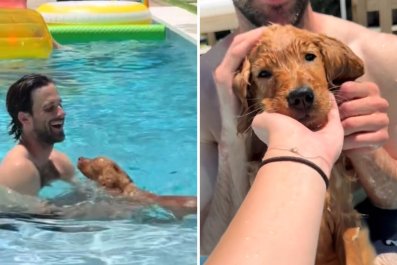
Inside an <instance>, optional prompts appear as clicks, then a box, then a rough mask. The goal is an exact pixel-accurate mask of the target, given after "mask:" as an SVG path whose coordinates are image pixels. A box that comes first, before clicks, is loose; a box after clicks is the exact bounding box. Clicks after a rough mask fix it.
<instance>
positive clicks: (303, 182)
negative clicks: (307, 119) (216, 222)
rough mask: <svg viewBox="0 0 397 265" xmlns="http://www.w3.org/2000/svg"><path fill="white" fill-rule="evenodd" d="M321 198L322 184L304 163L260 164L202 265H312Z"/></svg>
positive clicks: (320, 210) (322, 197) (322, 196)
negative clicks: (240, 204)
mask: <svg viewBox="0 0 397 265" xmlns="http://www.w3.org/2000/svg"><path fill="white" fill-rule="evenodd" d="M286 196H288V197H289V199H288V200H285V197H286ZM324 196H325V185H324V181H323V180H322V179H321V177H320V176H319V174H318V173H317V172H316V171H314V170H313V169H312V168H310V167H308V166H306V165H302V164H298V163H295V162H276V163H272V164H271V165H270V164H269V165H265V166H263V167H262V168H261V169H260V171H259V172H258V175H257V178H256V180H255V182H254V184H253V186H252V187H251V189H250V191H249V193H248V195H247V197H246V199H245V200H244V202H243V204H242V206H241V207H240V209H239V211H238V212H237V214H236V216H235V218H234V219H233V221H232V223H231V224H230V226H229V227H228V229H227V231H226V233H225V234H224V236H223V237H222V239H221V241H220V243H219V244H218V246H217V247H216V249H215V250H214V252H213V253H212V254H211V256H210V258H209V259H208V262H207V263H206V264H210V265H211V264H250V265H255V264H280V265H281V264H288V265H290V264H296V265H299V264H302V265H303V264H304V265H307V264H313V263H314V258H315V250H316V245H317V240H318V230H319V227H320V221H321V215H322V209H323V203H324ZM263 209H265V210H263ZM313 231H316V232H315V233H313ZM291 235H293V239H291ZM296 238H302V239H303V238H304V239H305V240H296ZM285 253H289V254H288V255H285Z"/></svg>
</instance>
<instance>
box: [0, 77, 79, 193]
mask: <svg viewBox="0 0 397 265" xmlns="http://www.w3.org/2000/svg"><path fill="white" fill-rule="evenodd" d="M6 104H7V110H8V113H9V114H10V116H11V122H10V130H9V134H10V135H12V136H13V137H14V138H15V140H16V141H18V143H17V145H16V146H14V147H13V148H12V149H11V150H10V151H9V152H8V153H7V154H6V156H5V157H4V159H3V161H2V162H1V164H0V185H2V186H5V187H8V188H10V189H12V190H14V191H17V192H19V193H22V194H28V195H37V194H38V192H39V191H40V189H41V188H42V187H43V186H45V185H47V184H49V183H50V182H51V181H53V180H56V179H62V180H65V181H72V178H73V175H74V167H73V165H72V163H71V161H70V160H69V158H68V157H67V156H66V155H65V154H63V153H61V152H59V151H57V150H55V149H54V144H55V143H58V142H62V141H63V140H64V139H65V133H64V130H63V125H64V121H65V115H66V114H65V111H64V110H63V107H62V100H61V98H60V96H59V94H58V91H57V89H56V87H55V84H54V82H53V81H52V80H51V79H50V78H49V77H47V76H44V75H40V74H30V75H25V76H23V77H22V78H20V79H19V80H18V81H16V82H15V83H14V84H12V85H11V86H10V88H9V90H8V93H7V100H6Z"/></svg>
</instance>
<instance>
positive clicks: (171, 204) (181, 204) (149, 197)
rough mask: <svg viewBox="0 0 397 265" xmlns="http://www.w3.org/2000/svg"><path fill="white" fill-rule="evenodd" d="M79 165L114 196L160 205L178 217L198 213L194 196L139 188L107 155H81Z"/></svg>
mask: <svg viewBox="0 0 397 265" xmlns="http://www.w3.org/2000/svg"><path fill="white" fill-rule="evenodd" d="M77 167H78V168H79V170H80V171H81V173H83V174H84V175H85V176H86V177H87V178H89V179H91V180H93V181H95V182H96V183H97V184H99V185H100V186H101V187H103V188H104V189H105V190H106V191H107V192H109V193H110V194H111V195H114V196H124V197H128V198H129V199H131V200H132V201H134V202H136V203H139V204H142V205H158V206H161V207H162V208H164V209H167V210H170V211H171V212H172V213H173V214H174V215H175V216H176V217H178V218H179V217H183V216H185V215H188V214H197V199H196V197H193V196H160V195H156V194H154V193H151V192H147V191H144V190H141V189H139V188H138V187H137V186H136V185H135V184H134V182H133V181H132V180H131V178H130V177H129V176H128V175H127V173H125V172H124V171H123V170H122V169H121V168H120V167H119V166H118V165H117V164H116V163H115V162H114V161H112V160H110V159H109V158H106V157H97V158H93V159H88V158H84V157H80V158H79V160H78V163H77Z"/></svg>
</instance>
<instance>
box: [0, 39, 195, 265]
mask: <svg viewBox="0 0 397 265" xmlns="http://www.w3.org/2000/svg"><path fill="white" fill-rule="evenodd" d="M167 33H168V36H167V40H166V41H162V42H158V41H156V42H138V41H126V42H117V43H107V42H94V43H89V44H76V45H70V46H69V47H67V48H65V49H62V50H58V51H55V52H54V53H53V55H52V57H51V58H50V59H48V60H12V61H0V159H2V158H3V157H4V155H5V154H6V152H7V150H9V149H10V148H11V147H12V146H13V145H14V141H13V140H12V139H11V137H10V136H9V135H8V134H7V126H8V123H9V117H8V113H7V112H6V109H5V95H6V92H7V89H8V87H9V85H10V84H11V83H13V82H14V81H15V80H17V79H18V78H19V77H20V76H22V75H24V74H27V73H31V72H36V73H44V74H48V75H50V76H51V77H53V79H54V80H55V82H56V85H57V88H58V90H59V92H60V94H61V97H62V100H63V105H64V108H65V111H66V113H67V117H66V124H65V132H66V139H65V141H64V142H63V143H60V144H57V145H56V147H57V148H58V149H59V150H61V151H63V152H65V153H66V154H67V155H69V157H70V158H71V160H72V161H73V163H76V162H77V159H78V157H79V156H85V157H94V156H99V155H103V156H108V157H110V158H112V159H113V160H115V161H117V163H118V164H119V165H120V166H121V167H122V168H123V169H124V170H125V171H127V172H128V174H129V175H130V176H131V177H132V178H133V180H134V181H135V183H136V184H137V185H138V186H140V187H142V188H144V189H146V190H149V191H152V192H155V193H159V194H175V195H196V189H197V187H196V183H197V182H196V159H197V157H196V131H197V128H196V124H197V123H196V101H197V97H196V95H197V91H196V47H195V46H194V45H192V44H190V43H188V42H187V41H185V40H183V39H181V38H180V37H178V36H177V35H175V34H173V33H171V32H167ZM77 178H78V179H79V180H80V181H81V182H82V183H87V180H86V179H85V178H84V177H82V176H81V174H80V173H78V176H77ZM71 191H72V188H71V187H70V186H69V185H67V184H65V183H61V182H57V183H54V184H53V185H52V186H50V187H46V188H44V189H43V190H42V192H41V194H40V196H41V197H42V198H46V199H51V200H54V201H56V200H57V198H59V197H61V196H64V195H65V194H68V193H70V192H71ZM48 226H50V227H51V229H45V228H43V227H48ZM70 227H77V228H78V229H72V230H71V231H70V229H67V228H70ZM87 227H88V228H87ZM92 227H99V228H98V229H91V228H92ZM0 228H2V229H0V260H1V262H0V263H1V264H2V265H4V264H145V265H146V264H195V263H196V242H197V239H196V218H195V217H188V218H186V219H185V220H183V221H178V222H171V223H163V224H162V223H161V222H153V223H145V222H136V221H134V220H130V219H121V220H112V221H95V220H94V221H93V220H91V221H89V220H88V221H81V220H80V221H79V220H53V219H40V218H33V219H26V218H10V217H2V218H0ZM91 230H92V231H91ZM65 231H67V232H65Z"/></svg>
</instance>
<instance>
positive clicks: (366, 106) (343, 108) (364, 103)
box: [339, 97, 389, 120]
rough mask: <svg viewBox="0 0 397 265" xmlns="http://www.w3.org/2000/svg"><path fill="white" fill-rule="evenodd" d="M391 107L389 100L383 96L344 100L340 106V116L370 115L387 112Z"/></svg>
mask: <svg viewBox="0 0 397 265" xmlns="http://www.w3.org/2000/svg"><path fill="white" fill-rule="evenodd" d="M388 107H389V103H388V102H387V100H385V99H384V98H381V97H365V98H362V99H356V100H352V101H346V102H343V103H342V104H341V105H340V106H339V112H340V117H341V119H342V120H344V119H345V118H347V117H353V116H360V115H368V114H371V113H374V112H386V111H387V109H388Z"/></svg>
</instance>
